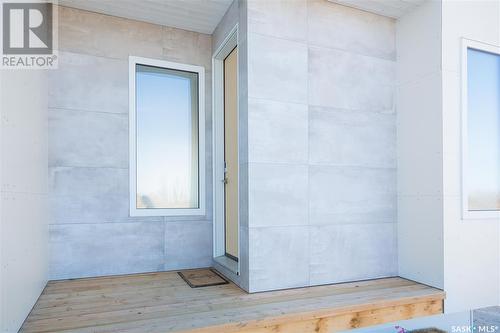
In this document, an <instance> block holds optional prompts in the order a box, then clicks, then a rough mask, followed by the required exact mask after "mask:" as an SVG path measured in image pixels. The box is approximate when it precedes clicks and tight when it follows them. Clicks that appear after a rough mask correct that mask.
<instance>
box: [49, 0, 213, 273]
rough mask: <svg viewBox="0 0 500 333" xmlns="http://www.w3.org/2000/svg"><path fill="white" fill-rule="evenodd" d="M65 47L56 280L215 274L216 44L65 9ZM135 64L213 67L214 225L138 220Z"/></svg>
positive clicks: (53, 189)
mask: <svg viewBox="0 0 500 333" xmlns="http://www.w3.org/2000/svg"><path fill="white" fill-rule="evenodd" d="M59 39H60V40H59V48H60V52H59V55H60V57H59V69H58V70H54V71H52V72H51V73H50V85H49V86H50V92H49V116H48V118H49V161H48V163H49V189H50V216H51V219H50V249H51V255H50V278H51V279H62V278H76V277H84V276H97V275H112V274H125V273H136V272H148V271H162V270H171V269H181V268H193V267H204V266H210V264H211V260H212V192H211V190H210V189H211V188H212V177H211V174H212V172H211V165H212V160H211V142H212V140H211V137H212V133H211V49H212V39H211V36H209V35H204V34H199V33H195V32H190V31H185V30H179V29H174V28H170V27H164V26H159V25H154V24H148V23H143V22H138V21H133V20H127V19H122V18H117V17H113V16H108V15H101V14H96V13H91V12H87V11H82V10H76V9H70V8H66V7H60V11H59ZM129 55H134V56H144V57H150V58H154V59H165V60H169V61H176V62H181V63H187V64H194V65H200V66H204V67H205V71H206V73H205V74H206V83H205V84H206V91H205V100H206V106H205V107H206V122H205V126H206V147H204V148H205V151H206V156H207V159H206V167H207V169H206V174H207V177H206V181H207V183H206V188H207V192H206V200H207V214H206V215H205V216H202V217H130V216H129V212H128V196H129V192H128V56H129Z"/></svg>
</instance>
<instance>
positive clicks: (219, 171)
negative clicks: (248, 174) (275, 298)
mask: <svg viewBox="0 0 500 333" xmlns="http://www.w3.org/2000/svg"><path fill="white" fill-rule="evenodd" d="M237 45H238V24H236V25H235V26H234V27H233V28H232V29H231V31H230V32H229V33H228V35H227V36H226V38H225V39H224V41H223V42H222V44H221V45H220V47H219V48H218V49H217V50H216V51H215V52H214V54H213V57H212V68H213V81H212V87H213V98H212V101H213V138H212V139H213V170H214V173H213V177H214V178H213V184H214V188H213V190H214V192H213V193H214V207H213V210H214V223H213V228H214V229H213V233H214V236H213V237H214V239H213V257H214V260H215V261H216V262H217V263H218V264H220V265H222V266H224V267H225V268H226V269H228V270H229V271H231V272H233V273H235V274H239V271H240V263H241V256H240V253H241V250H240V248H241V238H240V228H239V226H240V209H239V207H238V240H239V241H238V259H239V260H238V262H235V261H234V260H232V259H229V258H227V257H226V253H225V224H224V212H225V209H224V208H225V207H224V59H225V58H226V57H227V56H228V55H229V53H231V51H232V50H233V49H234V48H235V47H236V46H237ZM239 57H240V53H239V52H238V63H239ZM236 117H237V119H238V123H239V118H240V116H239V108H238V110H237V116H236ZM238 133H239V131H238ZM238 135H239V134H238ZM239 144H240V143H239V142H238V145H239ZM239 159H240V156H239V149H238V163H239ZM240 176H241V172H240V168H238V191H239V181H241V178H240Z"/></svg>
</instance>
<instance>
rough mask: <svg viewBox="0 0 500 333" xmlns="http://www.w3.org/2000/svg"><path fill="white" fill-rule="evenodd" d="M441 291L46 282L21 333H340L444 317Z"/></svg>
mask: <svg viewBox="0 0 500 333" xmlns="http://www.w3.org/2000/svg"><path fill="white" fill-rule="evenodd" d="M443 297H444V293H443V292H442V291H441V290H438V289H434V288H431V287H428V286H425V285H421V284H418V283H415V282H412V281H408V280H405V279H401V278H387V279H379V280H372V281H363V282H355V283H344V284H336V285H328V286H319V287H310V288H300V289H290V290H283V291H274V292H265V293H256V294H247V293H245V292H244V291H242V290H241V289H239V288H238V287H237V286H235V285H234V284H232V283H231V284H226V285H221V286H213V287H204V288H197V289H192V288H190V287H189V286H188V285H187V284H186V283H185V282H184V281H183V280H182V279H181V278H180V277H179V276H178V274H176V273H175V272H165V273H151V274H137V275H127V276H114V277H101V278H90V279H78V280H67V281H52V282H49V283H48V285H47V287H46V289H45V291H44V292H43V294H42V296H41V297H40V299H39V300H38V302H37V304H36V305H35V307H34V308H33V311H32V312H31V314H30V315H29V317H28V318H27V320H26V322H25V323H24V325H23V327H22V329H21V332H92V333H97V332H99V333H104V332H124V333H125V332H126V333H130V332H138V333H145V332H158V333H166V332H197V333H201V332H205V333H207V332H211V333H212V332H213V333H222V332H245V333H250V332H251V333H270V332H280V333H288V332H290V333H292V332H293V333H299V332H300V333H308V332H319V333H326V332H337V331H340V330H344V329H349V328H354V327H363V326H369V325H374V324H379V323H384V322H388V321H396V320H402V319H409V318H413V317H417V316H423V315H430V314H435V313H440V312H442V299H443Z"/></svg>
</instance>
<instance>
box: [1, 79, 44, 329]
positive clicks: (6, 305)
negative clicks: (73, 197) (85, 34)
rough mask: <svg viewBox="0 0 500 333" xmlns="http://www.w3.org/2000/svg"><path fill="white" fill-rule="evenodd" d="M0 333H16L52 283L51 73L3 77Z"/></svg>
mask: <svg viewBox="0 0 500 333" xmlns="http://www.w3.org/2000/svg"><path fill="white" fill-rule="evenodd" d="M0 85H1V87H0V95H1V97H0V101H1V119H2V121H1V126H0V134H1V137H0V142H1V146H0V154H1V166H0V167H1V174H0V180H1V195H0V197H1V202H0V207H1V209H0V331H1V332H6V333H7V332H8V333H14V332H17V331H18V330H19V328H20V327H21V324H22V323H23V321H24V319H25V318H26V317H27V315H28V314H29V312H30V311H31V308H32V307H33V305H34V304H35V302H36V300H37V299H38V296H40V293H41V292H42V290H43V288H44V287H45V284H46V283H47V278H48V261H49V255H48V238H49V237H48V234H49V233H48V213H47V206H48V199H47V187H48V186H47V155H48V153H47V96H48V93H47V71H45V70H12V71H9V70H2V71H1V73H0Z"/></svg>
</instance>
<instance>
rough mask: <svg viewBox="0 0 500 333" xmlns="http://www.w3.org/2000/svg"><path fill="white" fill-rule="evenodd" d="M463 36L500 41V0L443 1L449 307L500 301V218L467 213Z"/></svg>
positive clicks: (479, 39) (446, 262)
mask: <svg viewBox="0 0 500 333" xmlns="http://www.w3.org/2000/svg"><path fill="white" fill-rule="evenodd" d="M461 38H467V39H472V40H476V41H480V42H483V43H488V44H493V45H500V3H499V2H498V1H474V2H470V1H459V2H457V1H449V0H445V1H443V40H442V49H443V58H442V68H443V119H445V120H446V121H445V122H443V169H444V171H445V174H444V176H445V177H443V210H444V235H445V237H444V286H445V291H446V294H447V297H446V301H445V309H446V311H448V312H454V311H463V310H466V309H470V308H480V307H484V306H490V305H498V304H499V302H500V286H499V283H500V257H499V255H500V253H499V243H500V240H499V237H500V235H499V232H500V229H499V222H500V221H499V220H498V219H497V220H463V219H462V218H461V194H462V193H461V174H460V169H461V150H460V149H461V108H460V106H461V101H460V100H461V84H460V78H461V73H460V69H461Z"/></svg>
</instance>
